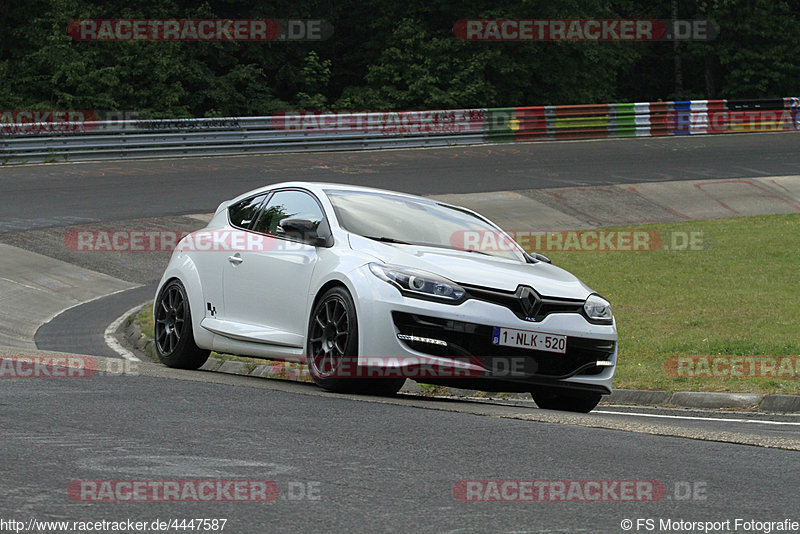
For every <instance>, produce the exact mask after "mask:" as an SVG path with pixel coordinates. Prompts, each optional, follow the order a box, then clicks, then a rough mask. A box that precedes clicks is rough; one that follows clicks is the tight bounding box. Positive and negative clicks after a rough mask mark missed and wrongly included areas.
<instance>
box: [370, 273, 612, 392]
mask: <svg viewBox="0 0 800 534" xmlns="http://www.w3.org/2000/svg"><path fill="white" fill-rule="evenodd" d="M359 274H362V273H359ZM362 276H363V275H362ZM360 282H361V283H359V284H357V286H358V287H359V288H360V289H362V291H360V292H359V295H358V298H357V299H356V308H357V312H358V319H359V347H360V350H359V354H360V356H359V365H365V366H367V365H369V366H374V365H376V362H378V365H381V366H384V367H398V368H400V370H401V371H402V373H401V374H402V376H405V377H408V378H412V379H415V380H417V381H419V382H425V383H432V384H441V385H447V386H451V387H459V388H470V389H479V390H484V391H509V392H511V391H532V390H534V389H536V388H537V387H557V388H566V389H579V390H587V391H594V392H598V393H604V394H605V393H610V392H611V382H612V379H613V376H614V370H615V368H616V363H617V331H616V324H614V323H612V324H610V325H598V324H592V323H590V322H589V321H588V320H587V319H586V318H585V317H584V316H583V315H581V314H580V313H576V312H563V313H561V312H556V313H550V314H548V315H546V316H545V317H543V318H542V319H541V320H540V321H535V322H532V321H526V320H523V319H521V318H520V317H518V315H517V314H515V313H514V312H513V311H512V310H510V309H509V308H508V307H506V306H503V305H500V304H497V303H492V302H488V301H485V300H478V299H468V300H466V301H465V302H462V303H461V304H458V305H450V304H444V303H439V302H433V301H429V300H421V299H416V298H413V297H405V296H403V295H402V294H400V292H399V291H398V290H397V289H395V288H394V287H392V286H391V285H389V284H387V283H385V282H383V281H382V280H378V279H376V278H375V277H374V276H373V275H372V274H371V273H369V272H367V273H366V277H364V278H363V279H362V280H360ZM493 327H503V328H514V329H519V330H528V331H532V332H541V333H550V334H560V335H566V336H567V346H566V353H563V354H561V353H553V352H544V351H536V350H529V349H522V348H513V347H501V346H497V345H493V344H492V330H493ZM398 335H399V336H400V337H398ZM401 338H402V339H401ZM434 341H436V342H434ZM376 357H377V359H376ZM598 362H599V363H598ZM418 364H422V366H423V368H424V369H426V372H422V373H421V372H420V370H419V369H420V367H419V365H418ZM448 366H454V367H455V368H457V369H460V370H461V371H462V372H456V373H448V372H447V371H444V372H441V373H437V372H436V371H433V372H432V371H431V369H433V370H446V369H447V368H448ZM465 369H467V372H463V371H464V370H465ZM376 376H378V375H376Z"/></svg>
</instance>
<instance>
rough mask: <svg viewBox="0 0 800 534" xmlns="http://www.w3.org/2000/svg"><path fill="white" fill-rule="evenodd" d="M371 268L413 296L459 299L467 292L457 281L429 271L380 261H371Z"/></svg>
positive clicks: (376, 274) (382, 278) (385, 279)
mask: <svg viewBox="0 0 800 534" xmlns="http://www.w3.org/2000/svg"><path fill="white" fill-rule="evenodd" d="M369 270H370V271H372V274H374V275H375V276H377V277H378V278H380V279H381V280H384V281H386V282H389V283H390V284H392V285H393V286H395V287H397V288H398V289H399V290H400V292H402V293H403V294H407V295H408V296H411V297H422V298H432V299H436V300H445V301H458V300H461V298H462V297H463V296H464V293H465V291H464V288H462V287H461V286H459V285H458V284H456V283H455V282H451V281H450V280H448V279H447V278H443V277H441V276H439V275H437V274H433V273H429V272H427V271H420V270H418V269H409V268H407V267H398V266H395V265H381V264H379V263H370V264H369Z"/></svg>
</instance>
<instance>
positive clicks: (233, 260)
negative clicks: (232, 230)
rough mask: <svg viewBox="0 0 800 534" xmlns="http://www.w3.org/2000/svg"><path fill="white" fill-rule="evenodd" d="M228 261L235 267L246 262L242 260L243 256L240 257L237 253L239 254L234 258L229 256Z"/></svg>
mask: <svg viewBox="0 0 800 534" xmlns="http://www.w3.org/2000/svg"><path fill="white" fill-rule="evenodd" d="M228 261H229V262H231V263H232V264H234V265H239V264H240V263H242V262H243V261H244V260H243V259H242V257H241V256H240V255H239V253H238V252H237V253H236V254H235V255H233V256H228Z"/></svg>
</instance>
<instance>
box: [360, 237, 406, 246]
mask: <svg viewBox="0 0 800 534" xmlns="http://www.w3.org/2000/svg"><path fill="white" fill-rule="evenodd" d="M362 237H366V238H367V239H372V240H373V241H380V242H381V243H396V244H398V245H411V243H409V242H407V241H400V240H399V239H395V238H393V237H383V236H380V237H376V236H372V235H365V236H362Z"/></svg>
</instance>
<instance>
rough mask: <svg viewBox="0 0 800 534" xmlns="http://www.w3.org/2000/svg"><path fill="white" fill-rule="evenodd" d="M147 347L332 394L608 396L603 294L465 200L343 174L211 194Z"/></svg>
mask: <svg viewBox="0 0 800 534" xmlns="http://www.w3.org/2000/svg"><path fill="white" fill-rule="evenodd" d="M153 309H154V319H155V337H156V340H155V346H156V350H157V352H158V356H159V358H160V360H161V361H162V362H163V363H164V364H166V365H168V366H170V367H178V368H184V369H196V368H198V367H200V366H201V365H203V363H204V362H205V361H206V359H207V358H208V356H209V352H210V351H211V350H214V351H217V352H221V353H228V354H236V355H241V356H251V357H261V358H269V359H274V360H283V361H295V362H299V363H305V364H307V365H308V369H309V373H310V375H311V378H312V379H313V381H314V382H315V383H316V384H318V385H319V386H321V387H323V388H326V389H329V390H333V391H340V392H361V393H372V394H393V393H396V392H397V391H398V390H399V389H400V387H401V386H402V385H403V383H404V381H405V380H406V378H414V379H415V380H417V381H420V382H424V383H429V384H439V385H446V386H452V387H460V388H473V389H480V390H484V391H513V392H530V393H531V394H532V395H533V398H534V400H535V401H536V404H537V405H538V406H539V407H540V408H545V409H560V410H569V411H578V412H588V411H590V410H592V409H593V408H594V407H595V406H596V405H597V403H598V402H599V401H600V398H601V396H602V395H604V394H608V393H610V392H611V381H612V378H613V375H614V370H615V366H616V362H617V330H616V324H615V321H614V317H613V315H612V313H611V305H610V304H609V302H608V301H606V300H605V299H604V298H603V297H601V296H600V295H598V294H597V293H595V292H594V291H592V290H591V289H590V288H589V287H587V286H586V285H585V284H583V283H582V282H581V281H580V280H578V279H577V278H576V277H575V276H573V275H571V274H570V273H568V272H567V271H565V270H563V269H561V268H559V267H556V266H554V265H552V264H551V263H550V261H549V260H548V259H547V258H546V257H544V256H541V255H539V254H536V253H531V254H528V253H526V252H525V250H524V249H522V248H521V247H520V246H519V245H518V244H517V243H515V242H514V240H513V239H512V238H511V237H509V236H508V235H507V234H506V233H504V232H503V231H502V230H501V229H500V228H499V227H498V226H497V225H495V224H493V223H492V222H490V221H489V220H488V219H486V218H484V217H483V216H481V215H479V214H478V213H475V212H474V211H471V210H468V209H465V208H462V207H459V206H454V205H451V204H447V203H444V202H439V201H436V200H433V199H428V198H423V197H418V196H413V195H408V194H403V193H396V192H391V191H384V190H379V189H371V188H366V187H356V186H348V185H337V184H329V183H305V182H292V183H282V184H277V185H271V186H269V187H264V188H261V189H257V190H254V191H250V192H249V193H245V194H243V195H240V196H239V197H237V198H234V199H233V200H230V201H227V202H223V203H222V204H221V205H220V206H219V208H217V211H216V213H215V214H214V217H213V218H212V220H211V222H210V223H209V224H208V226H207V227H206V228H204V229H203V230H200V231H198V232H194V233H192V234H189V235H187V236H185V237H184V238H183V239H182V240H181V241H180V242H179V243H178V245H177V246H176V248H175V251H174V252H173V255H172V258H171V260H170V262H169V265H168V266H167V268H166V271H165V272H164V276H163V278H162V279H161V282H160V284H159V287H158V290H157V292H156V297H155V303H154V308H153Z"/></svg>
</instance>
